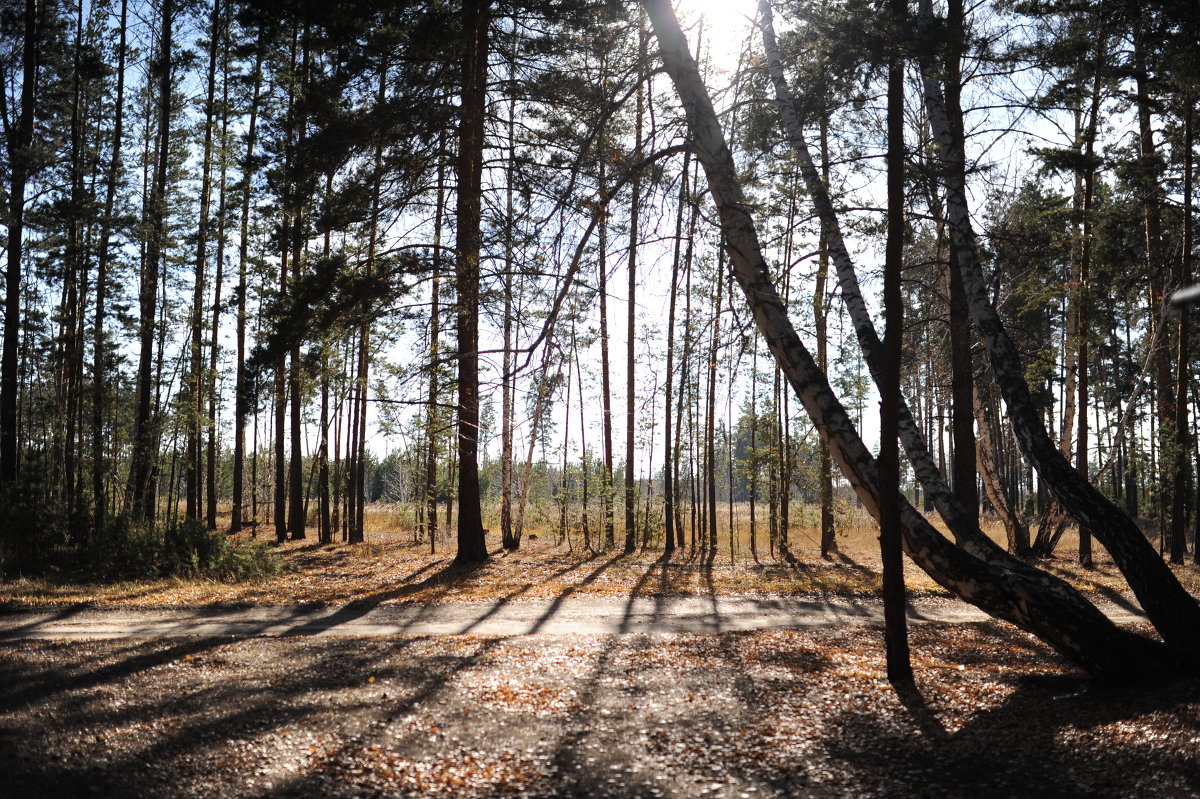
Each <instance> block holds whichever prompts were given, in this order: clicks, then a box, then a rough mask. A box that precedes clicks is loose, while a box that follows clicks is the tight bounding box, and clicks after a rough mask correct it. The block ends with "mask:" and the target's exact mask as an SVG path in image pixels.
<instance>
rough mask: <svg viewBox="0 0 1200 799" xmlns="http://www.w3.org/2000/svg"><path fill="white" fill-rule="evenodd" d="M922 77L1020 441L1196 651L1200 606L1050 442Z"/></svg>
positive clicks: (983, 320) (985, 335) (956, 148)
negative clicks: (997, 304)
mask: <svg viewBox="0 0 1200 799" xmlns="http://www.w3.org/2000/svg"><path fill="white" fill-rule="evenodd" d="M920 9H921V13H920V19H921V25H920V32H921V33H922V34H923V35H925V36H929V35H931V34H930V32H931V31H932V29H933V27H934V25H935V21H934V19H933V10H932V5H931V2H930V0H921V5H920ZM921 71H922V73H923V80H924V86H923V88H924V95H925V104H926V107H927V109H928V113H929V118H930V123H931V126H932V128H933V130H934V132H935V136H936V139H937V144H938V148H939V154H940V157H941V160H942V163H943V165H944V167H945V169H946V178H945V179H946V184H947V186H946V188H947V191H946V197H947V208H948V216H949V223H950V231H951V237H952V240H953V243H954V247H956V248H957V249H958V258H959V270H960V272H961V273H962V276H963V285H964V287H965V288H966V291H967V299H968V302H969V303H970V307H971V317H972V320H973V321H974V322H975V327H976V329H977V331H978V332H979V335H980V337H981V338H982V339H983V343H984V345H985V348H986V349H987V351H988V355H989V356H990V358H991V362H992V368H993V370H994V371H995V373H996V380H997V383H998V384H999V386H1000V390H1001V392H1002V393H1003V396H1004V400H1005V405H1006V406H1007V408H1008V412H1009V418H1010V420H1011V421H1012V424H1013V428H1014V432H1015V433H1016V435H1017V440H1018V442H1019V443H1020V445H1021V448H1022V450H1023V451H1024V452H1025V455H1026V457H1028V458H1029V459H1030V460H1031V461H1033V463H1034V464H1035V465H1036V466H1037V468H1038V471H1039V472H1040V473H1041V476H1042V478H1043V479H1044V480H1045V481H1046V483H1047V484H1048V485H1049V486H1050V488H1051V490H1052V491H1054V492H1055V494H1056V495H1057V496H1058V498H1059V500H1060V501H1061V502H1062V503H1063V506H1064V507H1065V508H1067V510H1068V511H1069V512H1070V513H1071V514H1072V515H1074V516H1075V518H1076V519H1077V520H1078V521H1079V522H1080V524H1083V525H1085V526H1086V527H1088V528H1089V529H1090V530H1091V531H1092V533H1093V534H1094V535H1095V536H1096V537H1097V538H1099V539H1100V542H1101V543H1102V544H1103V545H1104V547H1105V548H1106V549H1107V550H1108V551H1109V553H1110V554H1111V555H1112V557H1113V559H1114V561H1115V562H1116V563H1117V565H1118V567H1119V568H1120V569H1121V571H1122V573H1123V574H1124V575H1125V578H1126V580H1128V581H1129V585H1130V587H1131V588H1132V589H1133V591H1134V593H1135V594H1136V595H1137V598H1138V600H1139V602H1141V604H1142V607H1143V608H1144V609H1145V611H1146V613H1147V615H1148V616H1149V617H1150V620H1151V621H1152V622H1153V623H1154V626H1155V627H1156V628H1157V629H1158V631H1159V633H1160V634H1161V635H1162V637H1163V640H1164V641H1166V642H1168V643H1171V644H1174V645H1177V646H1179V647H1181V648H1183V649H1190V650H1193V651H1195V650H1196V649H1197V646H1198V643H1197V642H1200V635H1197V633H1198V632H1200V604H1197V602H1196V600H1195V598H1193V597H1192V596H1191V595H1189V594H1188V593H1187V591H1186V590H1184V588H1183V587H1182V586H1181V585H1180V584H1179V581H1178V580H1177V579H1176V577H1175V575H1174V574H1173V573H1172V572H1171V570H1170V569H1169V568H1167V566H1166V564H1165V563H1163V562H1162V560H1161V559H1159V557H1158V556H1157V555H1156V554H1155V552H1154V549H1153V547H1151V546H1150V544H1149V542H1148V541H1147V540H1146V538H1145V537H1144V536H1143V535H1142V532H1141V530H1139V529H1138V527H1137V525H1135V524H1134V523H1133V521H1132V520H1130V519H1129V518H1128V517H1127V516H1125V515H1124V514H1122V513H1121V511H1120V509H1119V508H1117V507H1116V506H1115V505H1114V504H1113V503H1112V502H1110V501H1109V500H1108V499H1107V498H1106V497H1104V496H1103V495H1102V494H1101V493H1100V492H1098V491H1097V490H1096V489H1095V488H1093V487H1092V486H1091V484H1089V483H1088V482H1087V480H1086V479H1084V478H1083V477H1082V476H1081V475H1080V474H1079V473H1078V471H1076V470H1074V469H1072V468H1071V465H1070V464H1069V463H1068V462H1067V459H1066V458H1064V457H1063V455H1062V453H1061V452H1060V451H1059V450H1058V449H1057V448H1055V447H1054V445H1053V443H1052V442H1051V441H1050V437H1049V436H1048V435H1047V434H1046V428H1045V427H1044V426H1043V425H1042V422H1041V419H1040V418H1039V416H1038V412H1037V406H1036V405H1035V403H1034V402H1033V398H1032V396H1031V395H1030V392H1029V386H1028V384H1027V383H1026V382H1025V373H1024V369H1023V367H1022V364H1021V359H1020V356H1019V355H1018V354H1017V350H1016V347H1015V346H1014V344H1013V342H1012V339H1010V338H1009V336H1008V332H1007V330H1005V328H1004V325H1003V323H1002V322H1001V320H1000V317H999V314H997V312H996V309H995V308H994V307H993V306H992V304H991V300H990V299H989V297H988V294H987V289H986V287H985V285H984V282H983V279H982V270H981V266H980V263H979V259H978V253H977V250H976V244H975V235H974V231H973V230H972V227H971V221H970V215H969V211H968V204H967V197H966V188H965V177H964V172H965V162H964V156H963V142H962V141H961V140H957V139H955V137H954V135H953V133H952V131H951V127H950V124H949V120H948V117H947V110H946V107H945V104H944V102H943V100H942V94H941V89H940V87H939V85H938V83H937V81H936V78H935V77H934V75H935V70H934V68H933V67H932V65H931V64H930V63H929V62H928V59H922V63H921Z"/></svg>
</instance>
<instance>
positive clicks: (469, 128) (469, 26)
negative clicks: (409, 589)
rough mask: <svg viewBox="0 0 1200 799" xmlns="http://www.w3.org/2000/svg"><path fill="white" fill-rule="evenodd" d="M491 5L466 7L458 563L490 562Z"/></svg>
mask: <svg viewBox="0 0 1200 799" xmlns="http://www.w3.org/2000/svg"><path fill="white" fill-rule="evenodd" d="M490 6H491V2H490V0H465V2H464V3H463V12H462V15H463V16H462V19H463V35H464V36H465V37H466V41H465V43H464V45H465V46H464V57H463V72H462V75H463V81H462V109H461V114H462V116H461V119H460V122H459V149H458V193H457V206H456V214H457V216H458V225H457V230H456V241H455V250H456V264H455V267H456V269H455V288H456V289H457V293H458V307H457V308H456V322H457V330H458V459H459V467H458V552H457V554H456V555H455V560H456V561H458V562H479V561H484V560H487V558H488V551H487V542H486V540H485V538H484V531H483V513H482V509H481V507H480V496H479V282H480V270H479V258H480V249H481V244H482V235H481V232H480V225H481V221H482V207H481V204H482V196H483V148H484V141H483V136H484V120H485V117H486V110H487V109H486V103H487V72H488V29H489V27H490V24H491V23H490V16H491V14H490V10H491V9H490Z"/></svg>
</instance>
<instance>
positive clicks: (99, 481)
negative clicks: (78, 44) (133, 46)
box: [0, 0, 129, 531]
mask: <svg viewBox="0 0 1200 799" xmlns="http://www.w3.org/2000/svg"><path fill="white" fill-rule="evenodd" d="M128 17H129V3H128V0H121V16H120V22H119V24H118V26H117V36H118V37H119V38H118V41H117V71H116V79H117V86H116V97H115V101H114V106H113V115H114V117H113V138H112V154H111V155H110V156H109V162H108V174H107V176H106V178H105V183H106V185H105V189H104V192H105V193H104V216H103V217H102V219H101V223H100V252H99V256H98V258H97V261H96V316H95V321H94V323H93V326H92V327H93V329H92V335H93V340H92V357H93V368H92V376H93V377H92V380H93V383H94V387H93V391H94V392H95V396H94V397H93V399H92V494H93V502H94V503H95V515H96V520H95V529H96V530H97V531H102V530H103V529H104V527H105V526H106V523H107V519H108V502H107V496H106V489H105V478H106V477H107V474H108V461H107V457H106V453H105V451H104V420H105V417H106V416H107V415H108V407H109V389H108V381H107V380H106V379H105V374H106V372H107V371H108V364H107V360H108V340H107V336H106V335H105V332H104V325H105V323H106V321H107V319H106V314H107V307H106V305H107V302H108V269H109V262H110V257H111V256H110V253H111V242H110V239H111V236H112V219H113V208H114V205H115V203H116V195H117V181H118V179H119V176H120V174H121V144H122V136H123V134H124V121H125V107H124V105H125V61H126V57H127V55H128V50H127V47H126V39H125V34H126V22H127V21H128ZM2 482H3V481H0V484H2Z"/></svg>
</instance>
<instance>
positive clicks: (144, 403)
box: [130, 0, 175, 520]
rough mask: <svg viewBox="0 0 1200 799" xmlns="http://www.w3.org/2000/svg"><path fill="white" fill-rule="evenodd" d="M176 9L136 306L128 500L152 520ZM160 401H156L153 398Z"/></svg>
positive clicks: (160, 71) (161, 90) (165, 22)
mask: <svg viewBox="0 0 1200 799" xmlns="http://www.w3.org/2000/svg"><path fill="white" fill-rule="evenodd" d="M174 15H175V8H174V3H173V2H172V0H163V4H162V8H161V10H160V16H159V42H158V54H157V56H156V58H155V64H154V71H155V73H156V77H157V78H158V96H157V109H156V110H157V119H158V139H157V142H156V155H155V166H154V177H153V180H152V188H151V192H150V200H149V202H148V203H147V207H146V228H147V237H148V239H147V241H146V250H145V253H146V256H145V260H144V261H143V263H142V276H141V277H142V279H141V288H140V291H139V297H138V305H139V311H140V317H139V320H138V373H137V389H136V391H137V395H136V408H135V416H134V432H133V454H132V468H131V469H130V501H131V505H132V509H133V515H134V516H135V517H136V518H140V519H145V520H152V519H153V518H154V515H155V501H156V495H157V489H156V482H157V477H156V476H157V472H158V460H159V459H158V433H157V429H156V428H157V423H156V420H155V418H154V414H153V408H154V406H152V405H151V396H152V394H154V387H155V386H156V385H160V384H161V381H160V380H156V379H155V368H154V366H155V361H156V360H157V361H158V362H159V363H160V364H161V362H162V359H161V358H157V359H156V357H155V347H154V344H155V335H154V333H155V329H156V327H157V318H156V313H155V311H156V309H157V308H158V299H159V298H158V289H159V272H160V270H161V269H162V261H163V247H164V246H165V244H166V213H167V208H166V194H167V167H168V164H169V160H170V154H171V116H172V102H173V96H172V89H171V58H172V55H171V54H172V47H171V44H172V42H171V38H172V30H173V22H174ZM155 405H157V403H155Z"/></svg>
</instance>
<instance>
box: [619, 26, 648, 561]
mask: <svg viewBox="0 0 1200 799" xmlns="http://www.w3.org/2000/svg"><path fill="white" fill-rule="evenodd" d="M649 36H650V34H649V32H648V31H647V30H646V29H645V26H644V23H643V24H642V25H639V30H638V63H639V65H640V64H645V62H646V47H647V43H648V41H649ZM639 69H640V67H639ZM643 77H644V76H643V75H641V74H639V75H638V89H637V111H636V113H635V119H634V128H633V137H634V138H633V141H634V151H633V160H634V161H635V162H638V161H641V160H642V128H643V124H644V121H643V120H644V116H645V113H646V95H645V89H644V86H643V84H642V81H643ZM641 212H642V178H641V171H640V170H639V171H638V172H636V173H635V174H634V176H633V180H632V181H631V182H630V198H629V294H628V296H627V300H626V301H627V308H628V313H627V316H626V325H625V552H626V553H630V552H633V550H634V547H635V546H636V545H637V490H636V481H635V475H634V470H635V466H634V464H635V463H636V457H635V454H634V427H635V425H634V421H635V419H636V416H637V397H636V395H635V385H634V381H635V374H634V371H635V366H636V357H635V356H636V352H635V342H636V339H637V302H636V299H637V255H638V219H639V217H640V215H641Z"/></svg>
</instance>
